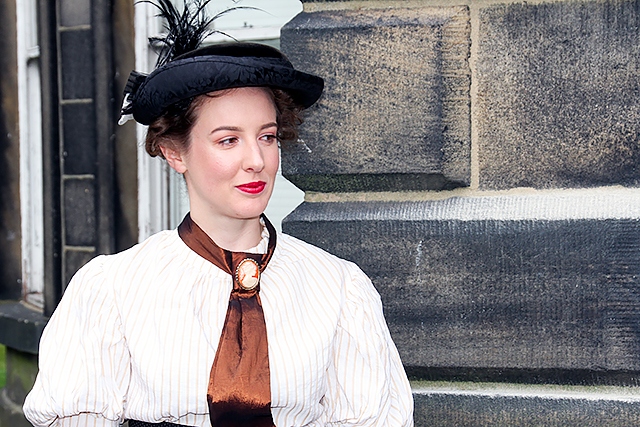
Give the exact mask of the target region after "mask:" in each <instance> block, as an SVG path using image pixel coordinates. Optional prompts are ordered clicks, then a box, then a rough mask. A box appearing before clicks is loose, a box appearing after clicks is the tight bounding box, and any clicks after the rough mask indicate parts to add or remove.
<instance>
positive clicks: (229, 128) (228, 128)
mask: <svg viewBox="0 0 640 427" xmlns="http://www.w3.org/2000/svg"><path fill="white" fill-rule="evenodd" d="M272 127H278V123H276V122H270V123H265V124H263V125H262V126H260V130H265V129H269V128H272ZM220 131H231V132H240V131H242V128H240V127H238V126H219V127H217V128H215V129H213V130H212V131H211V132H210V133H216V132H220Z"/></svg>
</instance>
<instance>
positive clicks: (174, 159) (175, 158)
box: [160, 146, 187, 174]
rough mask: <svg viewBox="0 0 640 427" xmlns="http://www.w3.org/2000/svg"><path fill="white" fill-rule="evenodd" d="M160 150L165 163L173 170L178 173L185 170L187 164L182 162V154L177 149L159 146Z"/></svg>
mask: <svg viewBox="0 0 640 427" xmlns="http://www.w3.org/2000/svg"><path fill="white" fill-rule="evenodd" d="M160 150H161V151H162V155H163V156H164V158H165V159H166V160H167V163H168V164H169V166H171V168H172V169H173V170H175V171H176V172H178V173H179V174H183V173H185V172H186V171H187V166H186V165H185V164H184V161H183V160H182V155H181V154H180V152H179V151H178V150H175V149H173V148H169V147H165V146H160Z"/></svg>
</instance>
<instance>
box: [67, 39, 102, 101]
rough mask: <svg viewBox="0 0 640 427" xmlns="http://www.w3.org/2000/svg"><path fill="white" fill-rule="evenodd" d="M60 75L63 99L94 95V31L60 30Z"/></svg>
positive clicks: (83, 97)
mask: <svg viewBox="0 0 640 427" xmlns="http://www.w3.org/2000/svg"><path fill="white" fill-rule="evenodd" d="M59 34H60V61H61V62H62V64H61V67H60V70H61V71H60V77H61V80H62V99H89V98H93V97H94V90H93V87H94V70H93V64H94V61H93V54H94V53H93V33H92V31H91V30H87V29H79V30H64V31H60V33H59Z"/></svg>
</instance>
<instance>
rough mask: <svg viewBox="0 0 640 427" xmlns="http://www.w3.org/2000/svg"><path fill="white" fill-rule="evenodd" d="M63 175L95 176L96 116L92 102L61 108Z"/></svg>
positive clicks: (67, 105)
mask: <svg viewBox="0 0 640 427" xmlns="http://www.w3.org/2000/svg"><path fill="white" fill-rule="evenodd" d="M62 129H63V137H64V138H63V144H64V149H63V152H62V158H63V159H64V173H65V174H95V173H96V162H97V144H96V116H95V108H94V105H93V103H92V102H83V103H73V104H66V105H63V106H62Z"/></svg>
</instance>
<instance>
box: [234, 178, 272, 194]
mask: <svg viewBox="0 0 640 427" xmlns="http://www.w3.org/2000/svg"><path fill="white" fill-rule="evenodd" d="M266 186H267V183H266V182H264V181H254V182H249V183H246V184H242V185H238V186H237V187H236V188H237V189H238V190H240V191H242V192H244V193H249V194H259V193H262V191H263V190H264V188H265V187H266Z"/></svg>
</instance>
